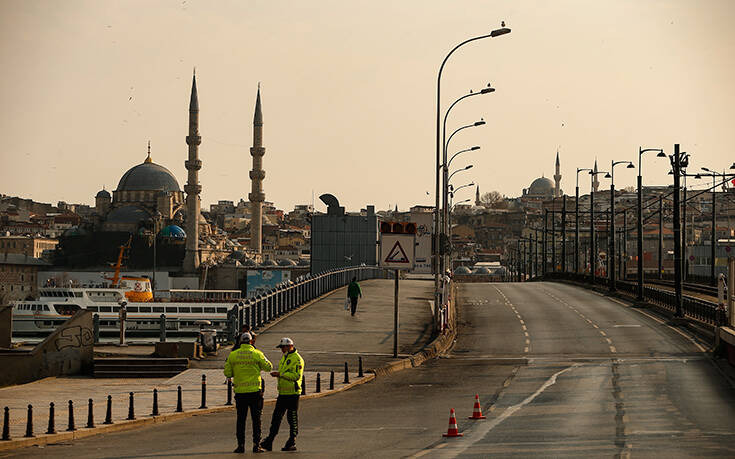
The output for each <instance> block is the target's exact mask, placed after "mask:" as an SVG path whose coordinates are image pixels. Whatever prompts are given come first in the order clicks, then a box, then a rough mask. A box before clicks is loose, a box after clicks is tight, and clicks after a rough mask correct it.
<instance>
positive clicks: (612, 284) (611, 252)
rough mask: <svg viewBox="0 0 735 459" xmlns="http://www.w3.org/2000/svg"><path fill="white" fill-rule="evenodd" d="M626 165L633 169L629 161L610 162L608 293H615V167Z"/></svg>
mask: <svg viewBox="0 0 735 459" xmlns="http://www.w3.org/2000/svg"><path fill="white" fill-rule="evenodd" d="M618 164H627V165H628V166H627V168H628V169H635V166H634V165H633V163H632V162H631V161H610V174H609V176H610V235H609V236H608V238H607V239H608V246H609V250H608V252H609V253H608V254H607V262H608V265H607V266H608V268H607V276H608V279H609V280H610V291H611V292H615V166H617V165H618Z"/></svg>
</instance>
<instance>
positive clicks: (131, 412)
mask: <svg viewBox="0 0 735 459" xmlns="http://www.w3.org/2000/svg"><path fill="white" fill-rule="evenodd" d="M133 419H135V398H134V396H133V393H132V392H131V393H130V399H129V401H128V420H129V421H132V420H133Z"/></svg>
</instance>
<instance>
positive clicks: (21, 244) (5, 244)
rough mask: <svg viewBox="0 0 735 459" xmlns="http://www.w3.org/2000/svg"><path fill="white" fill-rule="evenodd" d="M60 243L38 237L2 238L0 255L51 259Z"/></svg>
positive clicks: (8, 236) (9, 236)
mask: <svg viewBox="0 0 735 459" xmlns="http://www.w3.org/2000/svg"><path fill="white" fill-rule="evenodd" d="M58 243H59V241H57V240H56V239H50V238H46V237H37V236H11V235H7V234H6V235H5V236H0V254H6V253H11V254H20V255H25V256H28V257H31V258H46V259H50V258H51V252H53V251H54V249H56V245H57V244H58Z"/></svg>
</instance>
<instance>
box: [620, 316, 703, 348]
mask: <svg viewBox="0 0 735 459" xmlns="http://www.w3.org/2000/svg"><path fill="white" fill-rule="evenodd" d="M628 307H630V306H628ZM630 309H632V310H634V311H638V312H639V313H641V314H643V315H644V316H646V317H648V318H649V319H653V320H655V321H656V322H658V323H660V324H662V325H666V326H667V327H669V328H670V329H672V330H674V331H675V332H676V333H678V334H680V335H681V336H683V337H684V338H686V339H688V340H689V341H691V342H692V344H694V345H695V346H696V347H697V349H699V350H700V351H702V352H707V349H705V348H704V347H702V346H701V345H700V344H699V343H698V342H697V341H695V340H694V338H692V337H691V336H689V335H687V334H686V333H684V332H682V331H681V330H679V329H678V328H676V327H672V326H671V325H669V324H667V323H666V322H664V321H663V320H661V319H659V318H658V317H654V316H652V315H651V314H648V313H647V312H644V311H641V310H640V309H638V308H630Z"/></svg>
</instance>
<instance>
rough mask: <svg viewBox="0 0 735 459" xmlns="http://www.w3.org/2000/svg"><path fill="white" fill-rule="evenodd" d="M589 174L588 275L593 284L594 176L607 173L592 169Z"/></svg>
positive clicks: (595, 261)
mask: <svg viewBox="0 0 735 459" xmlns="http://www.w3.org/2000/svg"><path fill="white" fill-rule="evenodd" d="M589 174H590V275H591V276H592V285H594V284H595V267H596V266H597V244H595V185H594V182H595V176H596V175H598V174H609V173H608V172H605V171H595V170H592V171H590V172H589Z"/></svg>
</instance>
